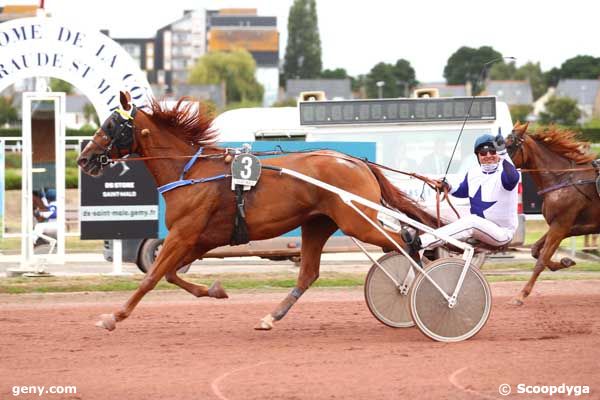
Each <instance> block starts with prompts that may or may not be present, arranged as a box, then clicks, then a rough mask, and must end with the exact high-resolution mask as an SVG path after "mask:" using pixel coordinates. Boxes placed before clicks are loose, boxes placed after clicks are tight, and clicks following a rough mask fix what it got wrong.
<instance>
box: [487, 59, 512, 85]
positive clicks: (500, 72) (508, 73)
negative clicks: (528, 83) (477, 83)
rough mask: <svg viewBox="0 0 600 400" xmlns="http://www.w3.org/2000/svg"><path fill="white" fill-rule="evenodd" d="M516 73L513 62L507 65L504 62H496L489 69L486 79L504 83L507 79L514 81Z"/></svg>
mask: <svg viewBox="0 0 600 400" xmlns="http://www.w3.org/2000/svg"><path fill="white" fill-rule="evenodd" d="M516 73H517V66H516V65H515V62H514V61H512V62H509V63H508V64H507V63H505V62H497V63H494V64H493V65H492V66H491V67H490V71H489V72H488V77H489V79H492V80H497V81H504V80H508V79H515V74H516Z"/></svg>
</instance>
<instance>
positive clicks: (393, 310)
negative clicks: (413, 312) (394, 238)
mask: <svg viewBox="0 0 600 400" xmlns="http://www.w3.org/2000/svg"><path fill="white" fill-rule="evenodd" d="M377 261H378V262H379V264H381V266H382V267H383V268H384V269H385V270H386V272H387V273H388V274H390V275H391V276H392V277H394V279H395V280H396V282H398V284H399V285H402V284H403V283H405V279H406V277H407V274H408V273H409V271H411V275H410V276H409V279H408V280H407V281H406V283H407V287H406V288H405V291H404V293H402V292H401V290H400V288H398V287H397V286H396V284H395V283H394V281H392V280H391V279H390V278H389V277H388V276H387V275H386V274H385V272H383V271H382V270H381V269H380V268H379V266H377V264H373V266H371V269H370V270H369V273H368V274H367V278H366V279H365V300H366V301H367V306H368V307H369V310H370V311H371V313H372V314H373V316H374V317H375V318H377V319H378V320H379V321H380V322H382V323H384V324H385V325H387V326H391V327H392V328H409V327H411V326H414V325H415V324H414V322H413V320H412V318H411V316H410V310H409V307H408V300H409V297H408V293H409V289H410V284H411V283H412V281H413V280H414V272H412V266H411V264H410V262H409V261H408V259H407V258H406V257H404V256H403V255H402V254H400V253H397V252H391V253H387V254H385V255H384V256H383V257H381V258H380V259H379V260H377Z"/></svg>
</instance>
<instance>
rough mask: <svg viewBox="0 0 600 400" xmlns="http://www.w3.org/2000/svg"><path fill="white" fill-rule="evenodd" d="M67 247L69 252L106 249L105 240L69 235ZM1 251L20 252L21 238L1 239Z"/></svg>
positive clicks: (92, 251) (66, 240) (66, 239)
mask: <svg viewBox="0 0 600 400" xmlns="http://www.w3.org/2000/svg"><path fill="white" fill-rule="evenodd" d="M65 249H66V252H67V253H87V252H91V253H99V252H101V251H102V250H103V249H104V241H102V240H81V239H79V237H77V236H67V237H66V238H65ZM0 251H2V252H5V253H12V254H19V253H20V251H21V238H18V237H11V238H2V239H0Z"/></svg>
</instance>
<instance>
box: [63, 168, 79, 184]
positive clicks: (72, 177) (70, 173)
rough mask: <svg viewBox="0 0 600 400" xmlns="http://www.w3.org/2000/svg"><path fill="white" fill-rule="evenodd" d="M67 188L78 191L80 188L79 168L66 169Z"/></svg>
mask: <svg viewBox="0 0 600 400" xmlns="http://www.w3.org/2000/svg"><path fill="white" fill-rule="evenodd" d="M65 187H66V188H67V189H77V188H78V187H79V170H78V168H76V167H75V168H73V167H69V168H66V169H65Z"/></svg>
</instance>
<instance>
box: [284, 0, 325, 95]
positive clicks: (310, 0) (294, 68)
mask: <svg viewBox="0 0 600 400" xmlns="http://www.w3.org/2000/svg"><path fill="white" fill-rule="evenodd" d="M322 66H323V63H322V61H321V38H320V36H319V25H318V23H317V5H316V1H315V0H294V4H292V7H291V8H290V14H289V17H288V41H287V46H286V48H285V59H284V63H283V80H284V81H283V84H285V81H287V80H288V79H297V78H300V79H314V78H318V77H319V76H320V75H321V68H322Z"/></svg>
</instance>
